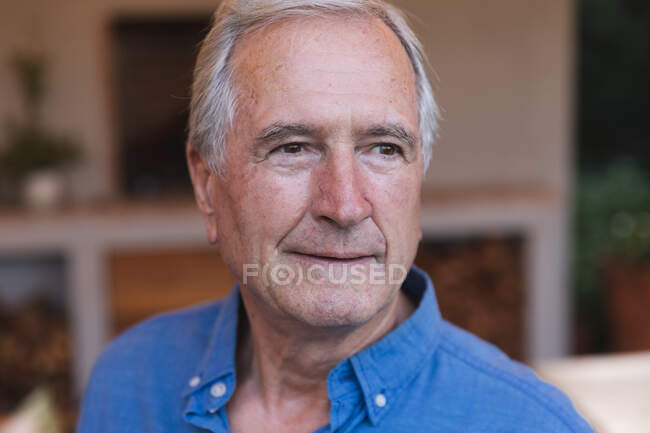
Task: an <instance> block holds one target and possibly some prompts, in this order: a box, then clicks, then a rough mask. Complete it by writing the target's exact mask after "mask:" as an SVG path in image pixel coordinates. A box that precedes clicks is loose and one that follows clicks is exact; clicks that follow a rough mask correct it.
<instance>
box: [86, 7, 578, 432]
mask: <svg viewBox="0 0 650 433" xmlns="http://www.w3.org/2000/svg"><path fill="white" fill-rule="evenodd" d="M435 127H436V105H435V102H434V100H433V95H432V92H431V88H430V85H429V83H428V81H427V78H426V74H425V70H424V66H423V59H422V53H421V48H420V45H419V43H418V41H417V39H416V38H415V36H414V35H413V33H412V31H411V30H410V29H409V27H408V26H407V24H406V23H405V21H404V19H403V18H402V16H401V15H400V13H399V12H398V11H397V10H396V9H395V8H393V7H391V6H389V5H387V4H384V3H382V2H380V1H373V0H293V1H280V0H233V1H228V2H225V3H224V4H222V5H221V6H220V8H219V9H218V10H217V12H216V15H215V21H214V24H213V27H212V29H211V31H210V32H209V34H208V35H207V37H206V39H205V41H204V43H203V45H202V48H201V50H200V53H199V57H198V61H197V65H196V69H195V77H194V85H193V93H192V103H191V115H190V133H189V140H188V146H187V159H188V165H189V169H190V173H191V177H192V182H193V185H194V191H195V196H196V200H197V203H198V206H199V208H200V210H201V212H202V214H203V217H204V221H205V227H206V230H207V237H208V239H209V241H210V242H211V243H213V244H215V245H216V247H217V248H218V250H219V252H220V254H221V256H222V257H223V260H224V262H225V263H226V264H227V265H228V267H229V269H230V271H231V272H232V273H233V274H234V275H235V277H236V280H237V281H238V284H237V285H236V286H235V287H234V288H233V290H232V292H231V294H230V296H229V297H228V298H227V299H226V300H224V301H220V302H215V303H212V304H208V305H203V306H199V307H194V308H191V309H188V310H184V311H180V312H175V313H171V314H166V315H162V316H158V317H156V318H154V319H151V320H149V321H147V322H145V323H144V324H141V325H139V326H137V327H135V328H134V329H132V330H130V331H128V332H126V333H125V334H124V335H122V336H121V337H119V338H118V339H117V340H115V341H114V342H113V343H112V344H111V345H110V346H109V347H108V348H107V349H106V350H105V352H104V353H103V354H102V356H101V357H100V359H99V361H98V362H97V364H96V366H95V369H94V371H93V374H92V377H91V380H90V383H89V385H88V388H87V391H86V393H85V397H84V402H83V408H82V413H81V417H80V424H79V431H81V432H109V431H110V432H118V431H120V432H121V431H124V432H145V431H151V432H153V431H156V432H198V431H205V430H208V431H213V432H225V431H234V432H247V433H254V432H283V433H287V432H301V433H305V432H312V431H318V432H334V431H336V432H366V431H383V432H409V433H413V432H451V431H481V432H486V431H494V432H508V431H525V432H585V431H590V429H589V427H588V425H587V424H586V423H585V422H584V421H583V420H582V419H581V418H580V416H579V415H577V414H576V412H575V411H574V409H573V407H572V406H571V403H570V402H569V401H568V400H567V399H566V397H565V396H564V395H562V394H561V393H560V392H559V391H557V390H556V389H554V388H552V387H551V386H549V385H547V384H545V383H543V382H541V381H539V380H538V379H537V378H536V376H535V375H534V374H533V373H532V372H531V371H530V370H528V369H527V368H525V367H523V366H522V365H520V364H517V363H515V362H513V361H511V360H509V359H508V358H507V357H506V356H505V355H503V354H502V353H501V352H500V351H499V350H497V349H496V348H494V347H493V346H490V345H489V344H487V343H484V342H482V341H480V340H479V339H477V338H476V337H473V336H472V335H469V334H467V333H465V332H464V331H461V330H459V329H457V328H455V327H454V326H453V325H451V324H449V323H447V322H445V321H444V320H443V319H442V318H441V316H440V313H439V311H438V308H437V304H436V301H435V295H434V291H433V287H432V285H431V282H430V280H429V278H428V277H427V275H426V274H424V273H423V272H422V271H420V270H418V269H417V268H411V265H412V263H413V260H414V256H415V253H416V249H417V245H418V242H419V240H420V238H421V231H420V228H419V224H420V186H421V182H422V177H423V173H424V171H425V170H426V167H427V165H428V162H429V159H430V156H431V146H432V142H433V138H434V135H435ZM407 274H408V275H407Z"/></svg>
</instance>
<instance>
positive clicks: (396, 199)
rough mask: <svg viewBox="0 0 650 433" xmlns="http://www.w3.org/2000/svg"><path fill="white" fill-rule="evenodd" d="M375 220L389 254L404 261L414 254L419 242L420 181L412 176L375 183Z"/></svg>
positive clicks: (391, 178)
mask: <svg viewBox="0 0 650 433" xmlns="http://www.w3.org/2000/svg"><path fill="white" fill-rule="evenodd" d="M372 194H373V195H374V203H375V206H374V207H375V221H376V222H377V225H378V226H379V228H380V230H381V231H382V233H383V234H384V236H385V237H386V242H387V244H388V253H389V254H390V255H392V256H393V257H394V258H396V259H398V258H397V256H400V259H398V260H401V259H403V258H405V257H408V256H410V255H412V254H414V251H415V249H416V248H417V242H418V241H419V239H420V182H419V180H418V179H416V178H414V176H411V175H404V176H396V177H390V178H389V179H388V181H387V182H375V183H373V192H372Z"/></svg>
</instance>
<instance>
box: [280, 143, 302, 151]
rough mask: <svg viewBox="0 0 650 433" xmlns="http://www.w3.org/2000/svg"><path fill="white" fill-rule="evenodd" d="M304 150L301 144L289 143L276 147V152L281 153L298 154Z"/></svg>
mask: <svg viewBox="0 0 650 433" xmlns="http://www.w3.org/2000/svg"><path fill="white" fill-rule="evenodd" d="M303 149H304V146H303V145H302V144H301V143H289V144H283V145H282V146H280V147H278V148H277V149H276V150H278V151H280V152H282V153H300V152H301V151H302V150H303Z"/></svg>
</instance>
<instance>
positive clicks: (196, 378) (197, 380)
mask: <svg viewBox="0 0 650 433" xmlns="http://www.w3.org/2000/svg"><path fill="white" fill-rule="evenodd" d="M199 383H201V378H200V377H199V376H194V377H193V378H191V379H190V386H191V387H192V388H196V387H197V386H199Z"/></svg>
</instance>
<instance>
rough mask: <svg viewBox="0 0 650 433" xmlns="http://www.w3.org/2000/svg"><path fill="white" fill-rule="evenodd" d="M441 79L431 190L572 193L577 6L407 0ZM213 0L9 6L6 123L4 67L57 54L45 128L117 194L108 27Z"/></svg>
mask: <svg viewBox="0 0 650 433" xmlns="http://www.w3.org/2000/svg"><path fill="white" fill-rule="evenodd" d="M395 3H397V4H398V5H400V6H403V7H404V8H406V9H407V10H408V11H410V12H411V14H412V16H413V17H414V19H413V21H414V24H415V27H416V30H417V31H418V33H419V34H420V36H421V38H422V39H423V41H424V44H425V46H426V50H427V52H428V55H429V58H430V60H431V63H432V65H433V68H434V70H435V72H436V73H437V76H438V78H437V79H435V77H434V81H435V83H434V86H435V88H436V90H437V95H438V100H439V102H440V105H441V106H442V109H443V117H444V119H443V121H442V123H441V131H440V140H439V142H438V146H437V148H436V150H435V153H434V159H433V163H432V166H431V170H430V172H429V176H428V179H427V183H428V185H432V186H444V185H463V186H467V185H469V186H472V185H485V184H498V185H501V184H509V183H510V184H512V183H515V184H516V185H519V186H537V187H540V186H541V187H546V188H550V189H553V190H555V191H557V192H558V193H559V196H560V197H562V196H564V192H565V191H566V188H567V184H568V176H569V162H570V154H571V151H570V149H571V146H570V142H571V129H570V124H571V123H572V119H571V111H572V107H571V103H570V101H571V91H572V75H571V68H572V61H571V58H572V33H573V24H572V7H573V6H572V1H571V0H548V1H531V0H493V1H490V2H479V1H475V0H446V1H442V0H436V1H431V0H401V1H396V2H395ZM216 4H217V2H214V1H207V0H166V1H160V0H137V1H136V0H94V1H89V0H65V1H63V0H59V1H56V2H54V1H47V0H23V1H22V2H10V3H9V2H5V4H3V5H2V6H0V8H1V9H0V59H2V60H1V61H2V64H1V66H0V101H1V103H0V118H2V117H4V116H5V115H6V114H7V113H10V112H15V111H16V110H17V109H18V102H17V97H18V95H17V93H16V89H15V86H14V82H13V78H12V76H11V75H10V71H9V69H8V67H7V65H6V61H5V59H7V58H8V56H9V55H10V53H11V52H12V51H13V50H14V49H15V48H20V47H23V48H25V47H26V48H30V47H37V48H42V49H43V50H44V51H45V52H46V53H47V54H48V56H49V57H50V58H51V74H50V80H49V84H50V89H51V93H50V98H49V99H48V102H47V106H46V114H47V115H46V120H47V121H48V123H50V124H51V125H53V126H55V127H56V128H57V129H59V130H62V131H71V132H74V133H75V134H76V136H78V137H79V139H80V140H81V141H82V142H83V143H84V145H85V147H86V154H87V159H86V163H85V164H84V166H83V167H82V168H80V169H78V170H77V171H76V175H75V182H74V184H75V192H76V195H77V196H78V197H81V198H86V197H94V198H97V197H100V198H102V197H106V196H108V195H109V194H110V193H111V192H112V191H113V188H112V186H113V182H114V178H113V173H114V167H113V165H114V162H113V161H114V154H113V148H114V134H113V126H112V123H111V116H112V114H113V113H112V109H113V108H112V105H111V93H110V91H109V88H108V86H109V82H110V67H109V66H110V56H109V50H108V48H109V40H108V33H107V25H108V23H109V21H110V19H111V17H112V16H114V15H115V14H122V13H123V14H129V13H130V14H148V13H156V14H171V15H174V14H181V13H195V12H197V11H201V12H203V11H210V10H212V9H213V8H214V7H215V6H216Z"/></svg>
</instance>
